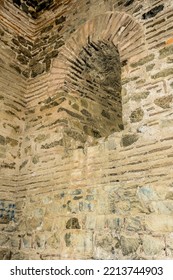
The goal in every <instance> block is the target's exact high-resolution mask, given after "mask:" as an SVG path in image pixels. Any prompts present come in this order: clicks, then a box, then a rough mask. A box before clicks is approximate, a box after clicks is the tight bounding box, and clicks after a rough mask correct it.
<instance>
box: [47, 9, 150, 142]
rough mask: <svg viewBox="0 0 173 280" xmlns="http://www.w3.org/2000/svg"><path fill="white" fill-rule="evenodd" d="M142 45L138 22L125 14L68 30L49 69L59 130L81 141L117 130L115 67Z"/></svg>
mask: <svg viewBox="0 0 173 280" xmlns="http://www.w3.org/2000/svg"><path fill="white" fill-rule="evenodd" d="M144 46H145V42H144V36H143V32H142V29H141V26H140V24H139V23H137V22H136V21H134V19H133V18H132V17H131V16H129V15H127V14H125V13H118V12H116V13H111V12H109V13H105V14H103V15H100V16H97V17H96V18H94V19H93V20H89V21H88V22H86V23H85V24H84V25H83V26H81V27H80V28H79V29H78V30H77V31H76V32H74V33H73V35H72V36H71V38H69V40H68V41H67V42H66V44H65V45H64V47H63V48H62V49H61V52H60V54H59V56H58V58H57V59H55V60H54V61H53V65H52V68H51V72H50V77H51V79H53V80H54V84H56V88H55V90H56V94H58V92H59V93H60V106H59V109H58V111H57V112H58V118H59V119H62V120H63V122H64V119H65V120H66V125H65V126H64V129H63V131H64V133H66V134H67V135H68V136H69V137H72V138H73V139H76V140H79V142H82V143H85V142H86V141H87V139H88V136H91V137H92V138H94V139H95V138H100V137H107V136H109V135H110V134H112V133H113V132H118V131H121V130H122V129H123V121H122V97H121V65H122V64H127V63H128V61H129V59H131V58H132V57H134V56H136V55H139V54H140V53H142V52H143V51H144ZM91 52H92V55H90V53H91ZM93 57H94V63H95V65H94V63H93V60H92V58H93ZM104 61H106V63H104ZM93 65H94V66H93ZM92 67H93V68H94V71H93V69H91V68H92ZM97 69H100V70H99V71H100V72H99V73H98V75H95V72H96V70H97ZM107 72H108V75H107ZM87 75H88V76H89V78H87V77H86V76H87ZM79 87H80V89H79ZM87 87H88V88H87ZM83 91H84V93H83ZM62 96H63V98H62ZM71 100H72V101H71ZM73 100H74V101H73ZM86 100H87V102H88V103H87V104H85V103H86V102H85V101H86Z"/></svg>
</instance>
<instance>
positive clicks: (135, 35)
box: [52, 12, 145, 79]
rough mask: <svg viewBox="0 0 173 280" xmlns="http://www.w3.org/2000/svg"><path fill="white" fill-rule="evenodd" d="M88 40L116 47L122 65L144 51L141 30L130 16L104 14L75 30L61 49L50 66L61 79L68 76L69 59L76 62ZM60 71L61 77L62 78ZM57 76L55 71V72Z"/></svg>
mask: <svg viewBox="0 0 173 280" xmlns="http://www.w3.org/2000/svg"><path fill="white" fill-rule="evenodd" d="M88 38H90V40H91V41H94V42H97V41H102V40H104V41H105V40H108V41H109V42H113V44H114V45H115V46H117V48H118V50H119V54H120V58H121V61H122V62H123V61H127V60H128V59H130V58H132V57H134V56H136V55H140V54H141V53H143V52H144V51H145V37H144V32H143V28H142V26H141V25H140V24H139V23H138V22H137V21H136V20H135V19H134V18H133V17H132V16H130V15H128V14H126V13H121V12H107V13H105V14H102V15H99V16H97V17H95V18H94V19H92V20H89V21H87V22H86V23H85V24H84V25H82V26H81V27H80V28H79V29H78V30H76V31H75V32H74V33H73V34H72V36H71V37H70V38H69V40H68V41H67V42H66V44H65V45H64V47H63V48H62V50H61V52H60V54H59V56H58V58H57V59H55V60H54V62H53V65H52V74H53V73H54V68H56V69H58V68H59V70H60V72H61V75H60V76H61V77H62V79H63V78H64V77H65V75H66V74H67V72H68V70H69V69H68V66H69V65H70V62H69V58H70V59H73V58H77V57H78V54H79V52H80V51H81V49H82V47H84V46H85V45H87V43H88ZM62 69H63V70H64V71H63V74H64V75H62ZM56 73H57V70H56Z"/></svg>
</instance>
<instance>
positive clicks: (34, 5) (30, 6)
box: [12, 0, 54, 19]
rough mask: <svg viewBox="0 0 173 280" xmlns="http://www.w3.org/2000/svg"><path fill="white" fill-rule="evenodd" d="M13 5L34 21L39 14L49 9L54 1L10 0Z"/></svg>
mask: <svg viewBox="0 0 173 280" xmlns="http://www.w3.org/2000/svg"><path fill="white" fill-rule="evenodd" d="M12 1H13V4H14V5H15V6H16V7H18V8H20V9H21V10H23V11H24V12H25V13H27V14H29V15H31V17H32V18H34V19H36V18H37V17H38V15H39V13H40V12H44V11H45V10H47V9H49V8H50V7H51V6H52V4H53V2H54V0H12Z"/></svg>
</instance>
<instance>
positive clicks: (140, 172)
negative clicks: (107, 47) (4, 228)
mask: <svg viewBox="0 0 173 280" xmlns="http://www.w3.org/2000/svg"><path fill="white" fill-rule="evenodd" d="M98 6H99V8H98ZM11 7H12V6H11ZM17 10H19V9H17V8H16V11H17ZM19 13H21V11H20V10H19ZM32 22H33V24H35V28H34V29H33V36H31V37H32V38H31V37H30V38H27V40H28V41H27V44H28V45H27V46H25V48H27V49H28V50H29V47H30V46H31V50H30V51H31V57H30V58H29V60H28V62H27V66H26V67H27V69H28V73H29V74H28V76H27V77H26V76H24V75H23V71H24V70H25V69H23V68H22V69H21V71H18V72H20V73H17V77H18V79H19V84H20V85H22V87H23V90H24V95H23V96H24V97H25V99H24V101H25V104H26V107H25V111H24V113H25V117H24V116H23V120H24V122H22V124H23V123H24V124H25V129H24V131H22V133H21V136H22V138H21V142H20V143H21V147H20V149H19V150H20V160H19V161H18V160H17V162H18V169H17V170H18V171H17V170H16V171H14V172H15V174H17V175H18V184H17V188H16V190H17V193H16V203H18V207H17V209H18V211H19V213H20V215H17V216H16V220H15V222H14V221H12V222H13V223H14V224H15V225H16V230H17V231H16V236H15V242H14V244H15V245H14V246H13V249H12V250H11V253H10V258H12V259H28V258H30V259H40V258H41V259H91V258H94V259H151V258H152V259H172V254H173V253H172V252H173V239H172V232H173V219H172V213H173V200H172V197H173V190H172V187H173V175H172V155H173V147H172V139H173V129H172V123H173V119H172V102H173V95H172V88H173V85H172V84H173V71H172V68H171V67H172V65H171V64H172V62H173V47H172V46H173V45H172V43H173V39H172V33H171V32H172V2H171V1H169V0H167V1H143V2H142V3H141V1H137V0H136V1H99V2H98V1H87V2H86V1H80V4H79V3H78V4H75V1H70V3H69V5H66V3H65V2H64V5H63V4H61V5H60V6H59V7H56V8H54V9H53V8H52V9H50V10H49V11H46V12H45V13H44V14H41V15H40V17H39V18H38V19H37V20H36V21H34V20H33V19H31V23H32ZM8 36H10V35H8ZM17 36H19V34H17V33H16V34H15V33H14V36H13V38H11V39H14V38H15V39H16V38H18V41H19V42H20V41H21V42H23V44H24V42H25V41H24V40H21V38H20V37H17ZM20 36H22V37H23V38H24V39H25V40H26V38H25V36H24V34H23V35H22V34H20ZM10 42H11V41H10ZM12 42H13V43H14V40H13V41H12ZM31 42H32V45H31ZM89 43H90V44H93V46H94V47H95V52H97V51H98V50H97V48H98V46H100V45H99V44H101V43H102V44H103V43H104V44H114V46H115V50H114V49H112V51H111V54H114V53H116V50H117V51H118V55H119V63H120V65H121V91H120V93H119V94H120V95H119V96H120V103H121V106H118V107H117V109H116V100H114V99H113V103H112V99H111V95H110V92H111V94H112V95H113V96H114V97H115V95H114V91H113V90H114V89H116V86H115V84H113V83H114V81H115V79H114V77H113V79H112V80H110V83H108V84H107V87H106V89H109V94H108V93H106V91H105V88H104V90H103V88H102V86H101V85H102V84H103V82H104V81H105V80H106V81H108V79H109V78H110V76H111V75H109V76H108V77H106V79H105V75H106V71H105V72H104V71H103V69H104V67H100V64H99V63H98V59H97V56H95V54H93V52H91V48H89V47H88V44H89ZM10 44H11V43H10ZM21 44H22V43H21ZM18 49H21V47H20V46H19V45H18ZM84 53H87V55H88V56H87V57H85V55H84ZM22 56H24V57H27V56H26V55H24V54H22ZM89 57H91V59H89ZM99 57H100V58H102V57H104V56H103V53H99ZM107 57H109V58H111V57H113V60H114V61H115V60H116V58H117V56H116V57H115V56H111V55H110V53H109V52H108V53H107ZM86 58H87V59H86ZM104 60H105V58H104ZM109 62H110V61H109ZM13 65H18V67H19V68H21V67H23V66H21V65H20V61H19V60H18V59H17V54H16V56H15V58H14V64H13ZM46 65H47V66H46ZM88 65H89V66H88ZM13 68H14V67H13ZM41 68H42V71H41V70H39V69H41ZM88 68H89V69H90V70H89V71H88ZM108 70H109V69H108ZM108 70H107V71H108ZM14 71H15V70H14ZM34 71H35V72H34ZM116 71H117V73H119V71H118V68H116ZM116 71H115V73H116ZM33 73H35V74H33ZM86 73H87V75H89V79H88V76H87V78H85V77H86ZM88 73H89V74H88ZM14 75H15V74H14ZM118 75H119V74H118ZM98 77H99V78H98ZM75 79H76V80H75ZM85 79H87V80H89V81H90V84H85V81H86V80H85ZM104 79H105V80H104ZM98 81H99V83H98ZM95 82H96V83H97V86H95V84H94V83H95ZM25 84H27V90H26V89H24V85H25ZM86 85H88V86H86ZM89 85H91V86H92V87H94V86H95V87H94V90H93V88H92V87H89ZM17 86H18V87H19V85H17ZM5 88H6V89H7V88H8V90H9V89H10V86H9V84H8V86H7V85H6V86H5ZM96 88H98V91H97V90H96ZM116 92H117V90H115V93H116ZM104 93H106V94H107V95H106V98H105V99H104V97H105V96H104ZM91 98H92V99H91ZM104 106H105V108H107V110H105V116H104V115H103V114H102V112H103V107H104ZM112 107H113V108H114V109H115V110H116V112H115V115H113V117H114V116H117V115H118V114H120V113H122V119H121V121H122V123H121V125H122V126H121V129H119V130H117V129H115V130H114V131H113V130H112V131H110V130H109V129H110V123H109V125H108V123H107V121H105V117H106V115H107V116H108V114H109V113H110V112H109V111H110V108H112ZM120 107H121V110H120V111H118V110H119V109H118V108H120ZM84 110H85V111H84ZM84 112H85V113H84ZM116 114H117V115H116ZM111 116H112V115H111ZM113 117H112V118H113ZM95 120H96V124H95V123H94V121H95ZM112 120H113V124H114V119H112ZM86 124H87V125H88V127H90V128H94V129H96V125H98V126H97V131H98V132H100V133H101V135H100V136H99V135H98V134H97V135H98V137H96V136H97V135H96V134H95V133H88V131H86V130H85V129H84V125H86ZM115 124H117V117H115ZM111 125H112V122H111ZM105 129H106V131H108V133H107V132H106V133H105V134H104V133H102V131H103V130H105ZM107 129H108V130H107ZM7 131H9V130H7ZM2 136H3V137H4V134H3V133H2ZM2 139H4V138H2ZM2 141H3V140H2ZM10 172H11V171H10ZM17 172H18V173H17ZM13 178H14V177H13ZM8 179H9V177H8ZM9 181H10V184H11V182H12V180H9ZM2 182H4V179H2ZM2 186H3V187H2V189H3V190H4V185H2ZM6 207H7V206H6ZM11 207H12V206H10V209H11ZM12 222H10V223H12ZM5 248H7V251H8V252H9V249H8V248H9V239H8V240H7V235H4V241H3V244H2V251H3V252H4V250H5ZM3 257H4V255H3Z"/></svg>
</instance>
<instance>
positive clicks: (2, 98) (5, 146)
mask: <svg viewBox="0 0 173 280" xmlns="http://www.w3.org/2000/svg"><path fill="white" fill-rule="evenodd" d="M10 36H11V34H10V32H9V31H8V30H7V29H4V28H0V231H1V235H0V247H1V250H0V259H9V258H11V251H12V250H13V248H15V247H17V249H18V244H17V235H16V234H15V230H16V226H15V222H16V220H17V215H18V205H17V201H16V194H17V189H18V178H19V166H20V149H21V143H22V133H23V131H24V125H25V124H24V121H25V116H24V109H25V105H26V104H25V99H24V95H25V94H26V84H25V81H24V80H23V79H22V78H21V77H20V76H19V75H18V74H17V73H16V70H15V68H14V67H12V66H11V67H10V65H13V64H12V61H13V59H14V58H15V53H14V52H13V51H12V50H11V48H10V47H9V46H8V42H9V41H10V39H11V38H10Z"/></svg>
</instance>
